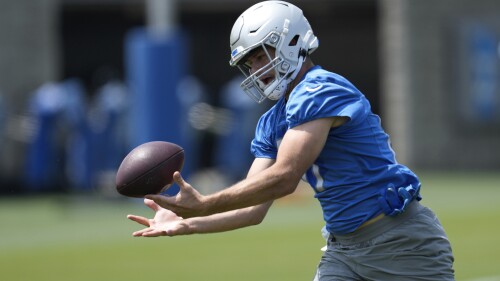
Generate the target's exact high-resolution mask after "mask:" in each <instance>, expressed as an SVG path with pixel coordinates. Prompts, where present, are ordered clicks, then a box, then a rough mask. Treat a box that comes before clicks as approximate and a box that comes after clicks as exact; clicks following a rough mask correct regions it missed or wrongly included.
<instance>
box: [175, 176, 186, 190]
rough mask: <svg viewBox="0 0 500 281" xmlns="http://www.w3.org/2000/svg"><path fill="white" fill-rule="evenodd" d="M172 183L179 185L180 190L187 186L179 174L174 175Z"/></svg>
mask: <svg viewBox="0 0 500 281" xmlns="http://www.w3.org/2000/svg"><path fill="white" fill-rule="evenodd" d="M174 181H175V182H176V183H177V185H179V187H180V188H181V189H185V188H187V185H188V184H187V183H186V181H185V180H184V178H183V177H182V175H181V173H180V172H175V173H174Z"/></svg>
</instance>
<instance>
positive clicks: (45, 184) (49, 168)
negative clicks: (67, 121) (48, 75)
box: [24, 83, 66, 191]
mask: <svg viewBox="0 0 500 281" xmlns="http://www.w3.org/2000/svg"><path fill="white" fill-rule="evenodd" d="M65 97H66V96H65V92H64V89H63V88H62V87H61V86H60V85H59V84H56V83H47V84H45V85H42V86H41V87H40V88H39V89H38V90H36V91H35V93H34V95H33V97H32V99H31V100H30V104H29V110H30V114H31V118H33V121H34V124H35V130H34V132H33V138H32V141H31V143H29V144H28V148H27V159H26V176H25V178H24V179H25V181H26V188H27V189H28V190H30V191H43V190H50V189H54V188H56V187H58V186H60V185H61V184H62V180H63V177H62V174H63V173H61V171H62V170H63V167H64V165H63V163H62V161H63V158H64V157H63V155H62V151H61V149H59V147H60V146H59V145H58V142H59V141H60V140H61V134H62V132H61V130H60V129H61V127H60V125H61V124H60V123H59V122H58V121H59V120H60V116H62V114H63V108H64V106H65V101H66V100H65Z"/></svg>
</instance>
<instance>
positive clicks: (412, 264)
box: [314, 202, 454, 281]
mask: <svg viewBox="0 0 500 281" xmlns="http://www.w3.org/2000/svg"><path fill="white" fill-rule="evenodd" d="M453 260H454V259H453V254H452V251H451V246H450V242H449V241H448V238H447V237H446V233H445V232H444V229H443V227H442V226H441V223H440V222H439V220H438V219H437V217H436V216H435V214H434V213H433V212H432V211H431V210H430V209H429V208H427V207H424V206H422V205H421V204H420V203H419V202H413V203H411V204H410V206H408V209H407V210H406V211H405V212H404V213H403V214H401V215H398V216H396V217H383V218H382V219H380V220H379V221H376V222H374V223H373V224H370V225H367V226H366V227H363V228H362V229H360V230H357V231H355V232H354V233H352V234H349V235H336V236H333V235H331V236H330V239H329V241H328V245H327V250H326V251H325V253H324V254H323V257H322V258H321V262H320V264H319V266H318V269H317V271H316V276H315V277H314V281H327V280H328V281H333V280H382V281H390V280H398V281H404V280H454V270H453Z"/></svg>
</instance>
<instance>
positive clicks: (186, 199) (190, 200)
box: [145, 172, 207, 218]
mask: <svg viewBox="0 0 500 281" xmlns="http://www.w3.org/2000/svg"><path fill="white" fill-rule="evenodd" d="M174 181H175V182H176V183H177V185H179V188H180V191H179V193H177V195H176V196H171V197H168V196H163V195H157V194H150V195H146V196H145V197H146V198H147V199H151V200H153V201H155V202H156V204H158V205H160V206H161V207H163V208H165V209H169V210H170V211H172V212H174V213H175V214H177V215H178V216H180V217H183V218H191V217H199V216H204V215H207V214H205V212H204V207H205V206H204V204H203V199H204V196H203V195H201V194H200V193H199V192H198V191H196V189H194V188H193V187H192V186H191V185H190V184H189V183H187V182H186V181H184V179H183V178H182V176H181V173H179V172H175V173H174Z"/></svg>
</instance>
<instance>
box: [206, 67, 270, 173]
mask: <svg viewBox="0 0 500 281" xmlns="http://www.w3.org/2000/svg"><path fill="white" fill-rule="evenodd" d="M243 79H244V78H243V77H240V76H238V77H235V78H233V79H232V80H230V81H229V82H228V83H227V84H226V85H224V87H223V89H222V92H221V106H222V107H223V108H225V109H227V110H229V112H230V121H229V124H228V126H229V128H227V130H224V132H223V133H222V134H220V136H219V138H218V140H217V146H216V152H215V165H216V167H217V168H218V169H219V170H221V171H222V172H223V173H224V174H225V175H228V176H229V177H230V179H231V180H240V179H241V178H243V177H245V175H246V173H247V172H248V169H249V168H250V165H251V164H252V161H253V159H254V158H253V155H252V154H251V153H250V142H251V141H252V139H253V137H254V132H255V126H256V124H257V121H258V120H259V117H260V115H261V114H262V113H263V112H264V111H265V110H266V109H267V107H265V106H264V104H258V103H256V102H255V101H254V100H253V99H252V98H250V97H249V96H248V95H247V94H246V93H245V92H244V91H243V90H242V89H241V87H240V83H241V81H243ZM236 155H237V156H236Z"/></svg>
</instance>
